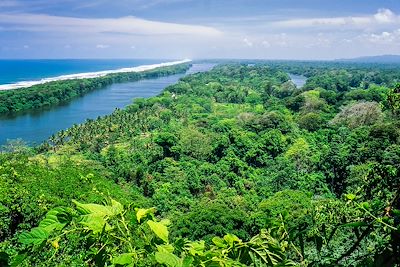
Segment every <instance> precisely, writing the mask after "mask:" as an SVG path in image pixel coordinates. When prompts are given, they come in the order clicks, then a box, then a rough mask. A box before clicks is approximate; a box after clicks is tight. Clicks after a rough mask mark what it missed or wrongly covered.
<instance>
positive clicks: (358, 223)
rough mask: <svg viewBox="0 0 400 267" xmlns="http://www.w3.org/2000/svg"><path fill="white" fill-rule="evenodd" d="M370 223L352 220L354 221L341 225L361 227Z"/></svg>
mask: <svg viewBox="0 0 400 267" xmlns="http://www.w3.org/2000/svg"><path fill="white" fill-rule="evenodd" d="M367 225H368V224H367V223H365V222H352V223H345V224H342V225H340V226H341V227H361V226H367Z"/></svg>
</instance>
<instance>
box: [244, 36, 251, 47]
mask: <svg viewBox="0 0 400 267" xmlns="http://www.w3.org/2000/svg"><path fill="white" fill-rule="evenodd" d="M243 43H244V44H245V45H246V46H248V47H253V42H252V41H250V40H249V39H247V38H244V39H243Z"/></svg>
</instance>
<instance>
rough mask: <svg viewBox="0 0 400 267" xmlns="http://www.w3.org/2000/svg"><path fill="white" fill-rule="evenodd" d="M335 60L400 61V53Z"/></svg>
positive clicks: (364, 61) (365, 61) (362, 61)
mask: <svg viewBox="0 0 400 267" xmlns="http://www.w3.org/2000/svg"><path fill="white" fill-rule="evenodd" d="M335 61H345V62H359V63H400V55H381V56H368V57H357V58H347V59H336V60H335Z"/></svg>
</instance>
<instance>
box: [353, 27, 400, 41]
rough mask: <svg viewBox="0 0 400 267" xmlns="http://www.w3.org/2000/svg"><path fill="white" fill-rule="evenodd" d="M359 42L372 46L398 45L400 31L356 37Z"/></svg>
mask: <svg viewBox="0 0 400 267" xmlns="http://www.w3.org/2000/svg"><path fill="white" fill-rule="evenodd" d="M358 39H359V40H361V41H367V42H370V43H373V44H394V45H398V44H399V43H400V29H397V30H394V31H391V32H388V31H384V32H381V33H370V34H363V35H361V36H359V37H358Z"/></svg>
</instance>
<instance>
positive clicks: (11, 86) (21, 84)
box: [0, 59, 192, 91]
mask: <svg viewBox="0 0 400 267" xmlns="http://www.w3.org/2000/svg"><path fill="white" fill-rule="evenodd" d="M191 61H192V60H190V59H184V60H179V61H171V62H163V63H159V64H151V65H142V66H137V67H131V68H121V69H116V70H104V71H96V72H84V73H77V74H68V75H61V76H57V77H51V78H44V79H41V80H37V81H23V82H17V83H11V84H2V85H0V91H6V90H15V89H22V88H29V87H32V86H34V85H38V84H45V83H49V82H56V81H65V80H77V79H94V78H99V77H104V76H107V75H108V74H115V73H126V72H143V71H148V70H153V69H156V68H161V67H168V66H173V65H178V64H183V63H187V62H191Z"/></svg>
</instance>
